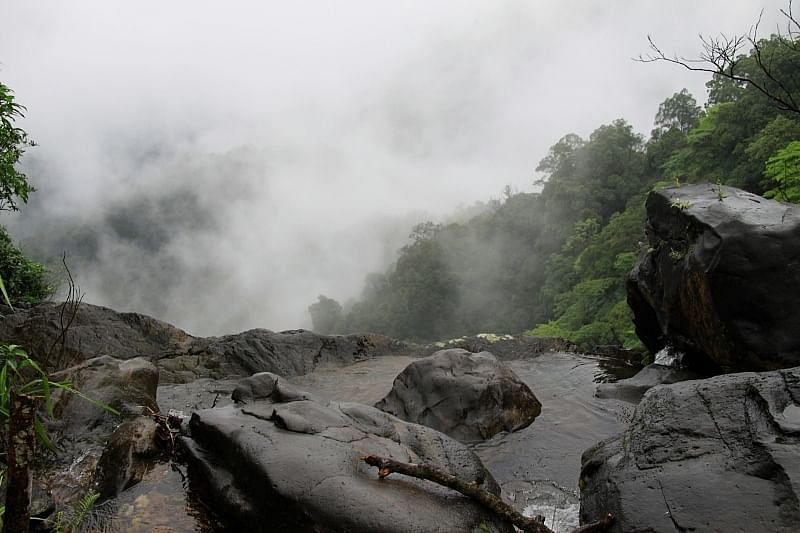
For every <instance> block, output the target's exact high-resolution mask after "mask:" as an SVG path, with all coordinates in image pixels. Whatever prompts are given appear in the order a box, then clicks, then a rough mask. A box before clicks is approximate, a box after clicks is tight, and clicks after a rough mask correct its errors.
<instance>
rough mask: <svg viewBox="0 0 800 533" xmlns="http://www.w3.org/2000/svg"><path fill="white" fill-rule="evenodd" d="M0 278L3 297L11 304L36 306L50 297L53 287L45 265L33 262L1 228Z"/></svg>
mask: <svg viewBox="0 0 800 533" xmlns="http://www.w3.org/2000/svg"><path fill="white" fill-rule="evenodd" d="M0 276H1V277H2V278H3V282H4V283H3V285H2V287H3V289H4V291H3V296H4V297H7V303H9V304H11V303H13V304H35V303H38V302H40V301H42V300H45V299H46V298H48V297H50V295H52V293H53V287H52V285H51V284H50V283H49V281H48V279H47V277H48V276H47V270H46V269H45V267H44V266H43V265H41V264H40V263H37V262H36V261H32V260H31V259H29V258H27V257H25V255H24V254H23V253H22V252H21V251H20V250H19V248H17V247H16V246H15V245H14V243H13V242H12V240H11V237H10V236H9V235H8V232H6V230H5V229H4V228H2V227H0Z"/></svg>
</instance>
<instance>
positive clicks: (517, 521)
mask: <svg viewBox="0 0 800 533" xmlns="http://www.w3.org/2000/svg"><path fill="white" fill-rule="evenodd" d="M362 459H363V460H364V462H365V463H367V464H368V465H370V466H375V467H378V477H379V478H380V479H384V478H386V477H388V476H389V475H391V474H393V473H398V474H403V475H406V476H411V477H415V478H417V479H425V480H428V481H432V482H434V483H437V484H439V485H442V486H443V487H447V488H449V489H453V490H455V491H458V492H460V493H461V494H463V495H464V496H468V497H470V498H472V499H473V500H475V501H477V502H478V503H480V504H481V505H483V506H484V507H486V508H488V509H490V510H491V511H494V512H495V513H496V514H497V515H498V516H500V517H501V518H503V519H505V520H508V521H509V522H511V523H512V524H514V525H515V526H517V527H518V528H519V529H521V530H522V531H525V532H533V533H553V531H552V530H551V529H550V528H549V527H547V526H545V525H544V517H533V518H529V517H527V516H525V515H523V514H521V513H520V512H519V511H517V510H516V509H514V508H513V507H512V506H511V505H509V504H507V503H506V502H504V501H503V500H502V499H501V498H499V497H498V496H495V495H494V494H492V493H491V492H489V491H486V490H484V489H482V488H481V486H480V484H478V483H470V482H467V481H464V480H461V479H459V478H457V477H456V476H454V475H452V474H449V473H447V472H444V471H442V470H439V469H437V468H433V467H432V466H429V465H420V464H413V463H401V462H400V461H395V460H394V459H389V458H387V457H378V456H376V455H368V456H366V457H363V458H362ZM613 523H614V515H612V514H611V513H609V514H608V515H606V517H605V518H604V519H602V520H600V521H598V522H593V523H591V524H587V525H585V526H581V527H579V528H578V529H576V530H575V531H574V532H573V533H602V532H604V531H607V530H608V529H609V528H610V527H611V524H613Z"/></svg>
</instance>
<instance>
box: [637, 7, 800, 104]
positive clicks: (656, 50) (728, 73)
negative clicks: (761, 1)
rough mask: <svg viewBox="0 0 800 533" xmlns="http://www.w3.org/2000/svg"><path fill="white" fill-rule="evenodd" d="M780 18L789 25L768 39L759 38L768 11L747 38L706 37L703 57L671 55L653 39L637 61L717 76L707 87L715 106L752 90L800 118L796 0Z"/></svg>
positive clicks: (799, 36)
mask: <svg viewBox="0 0 800 533" xmlns="http://www.w3.org/2000/svg"><path fill="white" fill-rule="evenodd" d="M780 12H781V14H782V16H783V25H782V26H781V25H778V27H777V28H776V31H775V33H773V34H772V35H770V37H768V38H762V37H759V34H760V26H761V22H762V17H763V11H762V12H761V14H760V15H759V17H758V20H757V21H756V23H755V24H754V25H753V26H752V27H751V28H750V30H749V31H748V32H747V33H746V34H742V35H732V36H729V35H725V34H720V35H718V36H706V35H701V36H700V42H701V45H702V51H701V53H700V55H699V57H696V58H688V57H683V56H678V55H674V54H673V55H671V54H668V53H666V52H664V51H663V50H662V49H661V48H660V47H659V46H658V45H657V44H656V42H655V40H654V39H653V37H652V36H650V35H648V37H647V39H648V42H649V44H650V50H651V52H650V53H649V54H647V55H640V56H639V57H638V58H637V61H641V62H643V63H654V62H659V61H664V62H667V63H673V64H676V65H680V66H682V67H684V68H686V69H688V70H691V71H695V72H706V73H709V74H712V75H713V79H712V80H711V81H710V82H709V83H708V84H707V86H708V87H709V103H710V104H714V103H721V102H724V101H731V100H734V99H736V98H737V96H738V95H739V94H741V92H742V91H744V90H747V89H749V90H752V91H756V92H757V93H759V94H760V95H762V96H764V97H766V98H767V99H768V100H769V101H770V102H771V103H772V104H773V105H775V106H776V107H777V108H778V109H780V110H781V111H786V112H789V113H793V114H797V115H800V21H798V18H797V17H796V16H795V15H794V13H793V11H792V0H789V4H788V6H787V8H786V9H781V10H780ZM748 49H749V50H748Z"/></svg>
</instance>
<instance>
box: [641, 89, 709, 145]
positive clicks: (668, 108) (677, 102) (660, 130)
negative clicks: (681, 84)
mask: <svg viewBox="0 0 800 533" xmlns="http://www.w3.org/2000/svg"><path fill="white" fill-rule="evenodd" d="M701 111H702V110H701V108H700V106H699V105H697V100H695V99H694V96H692V95H691V94H690V93H689V91H688V90H686V89H681V91H680V92H677V93H675V94H673V95H672V96H670V97H669V98H667V99H666V100H664V101H663V102H662V103H661V105H659V106H658V113H656V120H655V126H656V129H654V130H653V132H652V133H651V136H653V137H660V136H662V135H663V134H665V133H666V132H668V131H670V130H673V129H674V130H678V131H679V132H681V133H683V134H687V133H689V130H691V129H692V128H694V127H695V125H697V121H698V120H699V119H700V114H701Z"/></svg>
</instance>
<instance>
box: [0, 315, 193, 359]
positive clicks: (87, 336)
mask: <svg viewBox="0 0 800 533" xmlns="http://www.w3.org/2000/svg"><path fill="white" fill-rule="evenodd" d="M71 311H72V308H71V307H70V306H69V305H65V304H63V303H53V302H46V303H43V304H40V305H37V306H34V307H31V308H30V309H24V310H18V311H17V312H15V313H12V314H8V315H7V316H6V317H5V318H4V319H3V320H0V339H2V340H3V341H4V342H13V343H15V344H19V345H21V346H24V347H25V349H26V350H28V352H29V353H31V354H34V355H36V356H37V358H38V359H39V360H40V361H41V362H42V363H44V364H46V365H47V366H48V367H50V368H53V367H55V368H58V369H63V368H65V367H67V366H71V365H73V364H77V363H80V362H82V361H84V360H86V359H92V358H94V357H99V356H102V355H111V356H113V357H115V358H117V359H132V358H134V357H145V358H147V359H157V358H159V357H161V356H163V355H164V354H168V353H173V352H176V351H181V350H182V349H184V347H185V346H186V345H187V343H188V342H189V341H190V340H191V339H192V338H193V337H191V336H190V335H189V334H187V333H186V332H185V331H183V330H180V329H178V328H176V327H175V326H172V325H170V324H167V323H166V322H162V321H160V320H156V319H155V318H151V317H149V316H146V315H141V314H138V313H120V312H118V311H114V310H113V309H109V308H107V307H101V306H97V305H91V304H85V303H82V304H80V305H78V307H77V312H76V313H75V316H74V319H72V320H70V316H71ZM67 325H68V326H69V327H68V328H67V332H66V334H65V335H63V336H62V331H63V329H64V327H65V326H67Z"/></svg>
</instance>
